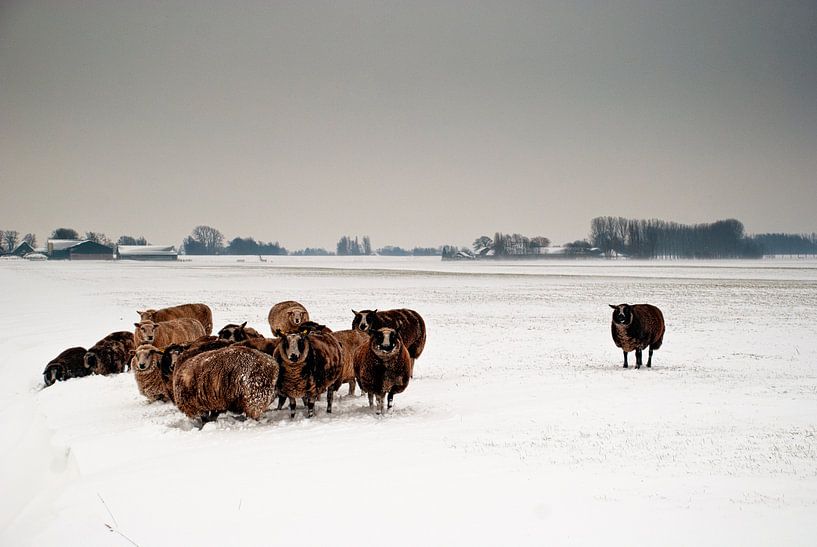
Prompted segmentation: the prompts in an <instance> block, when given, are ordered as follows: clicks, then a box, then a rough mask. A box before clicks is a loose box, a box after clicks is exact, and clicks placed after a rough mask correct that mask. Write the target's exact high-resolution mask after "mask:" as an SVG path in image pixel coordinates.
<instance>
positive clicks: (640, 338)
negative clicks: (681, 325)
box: [608, 304, 665, 369]
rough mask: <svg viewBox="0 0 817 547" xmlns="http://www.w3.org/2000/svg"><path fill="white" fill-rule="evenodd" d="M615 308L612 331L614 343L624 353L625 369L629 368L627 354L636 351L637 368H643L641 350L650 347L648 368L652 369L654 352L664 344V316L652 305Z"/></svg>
mask: <svg viewBox="0 0 817 547" xmlns="http://www.w3.org/2000/svg"><path fill="white" fill-rule="evenodd" d="M608 305H609V306H610V307H611V308H613V310H614V311H613V320H612V322H611V324H610V329H611V331H612V334H613V342H615V343H616V346H618V347H620V348H621V349H622V350H623V351H624V368H627V353H628V352H631V351H633V350H635V368H637V369H638V368H641V350H643V349H644V348H646V347H647V346H649V348H650V353H649V357H648V358H647V368H650V367H652V352H653V350H656V349H658V348H660V347H661V344H662V343H663V342H664V330H665V326H664V315H663V314H662V313H661V310H659V309H658V308H657V307H655V306H653V305H650V304H634V305H630V304H619V305H617V306H614V305H613V304H608Z"/></svg>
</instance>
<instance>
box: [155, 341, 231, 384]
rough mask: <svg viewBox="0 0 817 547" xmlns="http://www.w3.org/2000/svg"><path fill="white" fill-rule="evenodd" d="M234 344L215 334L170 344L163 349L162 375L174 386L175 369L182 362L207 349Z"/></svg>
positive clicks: (212, 349) (222, 347)
mask: <svg viewBox="0 0 817 547" xmlns="http://www.w3.org/2000/svg"><path fill="white" fill-rule="evenodd" d="M231 345H233V343H232V342H228V341H227V340H222V339H221V338H216V337H215V336H202V337H201V338H197V339H195V340H193V341H192V342H184V343H182V344H170V345H169V346H167V347H165V349H164V350H163V351H162V360H161V365H160V368H161V370H162V376H163V377H164V378H165V380H166V381H169V383H170V385H171V387H172V384H173V382H172V380H173V370H174V369H175V368H176V365H177V364H179V363H180V362H182V361H184V360H186V359H189V358H191V357H193V356H194V355H198V354H200V353H204V352H206V351H215V350H217V349H224V348H226V347H229V346H231Z"/></svg>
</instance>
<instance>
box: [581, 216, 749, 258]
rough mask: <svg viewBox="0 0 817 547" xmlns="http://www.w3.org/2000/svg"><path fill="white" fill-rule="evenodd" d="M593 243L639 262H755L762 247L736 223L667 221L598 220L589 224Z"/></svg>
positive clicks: (613, 218) (614, 218) (608, 253)
mask: <svg viewBox="0 0 817 547" xmlns="http://www.w3.org/2000/svg"><path fill="white" fill-rule="evenodd" d="M590 243H592V245H593V246H595V247H598V248H599V249H601V250H602V251H603V252H604V253H605V254H606V255H607V256H611V255H613V254H621V255H626V256H632V257H636V258H756V257H761V256H763V249H762V247H761V246H760V245H759V244H758V243H757V242H756V241H754V240H753V239H752V238H748V237H746V236H745V235H744V229H743V223H742V222H740V221H739V220H735V219H727V220H718V221H716V222H712V223H704V224H680V223H678V222H667V221H665V220H658V219H650V220H642V219H628V218H624V217H596V218H594V219H593V220H592V221H591V223H590Z"/></svg>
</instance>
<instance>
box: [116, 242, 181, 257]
mask: <svg viewBox="0 0 817 547" xmlns="http://www.w3.org/2000/svg"><path fill="white" fill-rule="evenodd" d="M117 250H118V253H119V258H120V259H121V260H176V259H178V258H179V253H177V252H176V248H175V247H174V246H173V245H119V247H118V248H117Z"/></svg>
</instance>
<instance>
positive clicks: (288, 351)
mask: <svg viewBox="0 0 817 547" xmlns="http://www.w3.org/2000/svg"><path fill="white" fill-rule="evenodd" d="M340 354H341V350H340V344H338V341H337V340H335V338H334V337H333V336H332V335H331V334H327V333H323V332H310V333H296V334H287V335H285V336H283V337H282V338H281V343H280V344H279V345H278V347H277V348H276V349H275V353H274V354H273V356H274V357H275V361H276V362H277V363H278V365H279V366H280V376H279V377H278V385H277V388H278V408H277V410H281V408H283V406H284V402H285V401H286V399H287V398H289V410H290V416H291V417H293V418H294V417H295V401H296V399H303V401H304V404H305V405H306V407H307V417H309V418H311V417H312V416H313V415H314V414H315V400H316V399H317V397H318V396H319V395H320V394H321V393H323V392H324V391H326V392H327V393H326V412H327V413H330V412H332V397H333V395H334V392H335V391H337V390H338V388H340V386H341V379H340V374H341V355H340Z"/></svg>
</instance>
